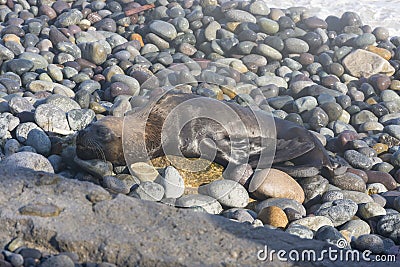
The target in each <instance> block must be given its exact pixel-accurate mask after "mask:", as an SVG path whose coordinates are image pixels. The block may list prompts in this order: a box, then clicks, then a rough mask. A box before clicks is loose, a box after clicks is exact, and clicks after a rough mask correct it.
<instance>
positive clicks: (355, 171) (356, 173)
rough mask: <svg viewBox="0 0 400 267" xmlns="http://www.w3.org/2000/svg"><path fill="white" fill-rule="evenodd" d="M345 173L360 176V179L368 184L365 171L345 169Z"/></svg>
mask: <svg viewBox="0 0 400 267" xmlns="http://www.w3.org/2000/svg"><path fill="white" fill-rule="evenodd" d="M346 172H349V173H353V174H355V175H358V176H360V177H361V178H362V179H363V180H364V182H368V176H367V174H366V173H365V171H363V170H360V169H354V168H347V170H346Z"/></svg>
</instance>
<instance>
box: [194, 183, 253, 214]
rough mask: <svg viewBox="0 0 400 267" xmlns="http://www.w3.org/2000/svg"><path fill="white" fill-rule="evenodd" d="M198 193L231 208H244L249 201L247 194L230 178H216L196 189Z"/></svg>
mask: <svg viewBox="0 0 400 267" xmlns="http://www.w3.org/2000/svg"><path fill="white" fill-rule="evenodd" d="M198 191H199V193H200V194H203V195H207V196H210V197H212V198H215V199H216V200H218V202H219V203H221V205H223V206H226V207H231V208H244V207H246V206H247V204H248V203H249V194H248V193H247V191H246V189H245V188H244V187H243V186H242V185H241V184H239V183H238V182H235V181H232V180H217V181H213V182H211V183H209V184H207V185H202V186H200V187H199V189H198Z"/></svg>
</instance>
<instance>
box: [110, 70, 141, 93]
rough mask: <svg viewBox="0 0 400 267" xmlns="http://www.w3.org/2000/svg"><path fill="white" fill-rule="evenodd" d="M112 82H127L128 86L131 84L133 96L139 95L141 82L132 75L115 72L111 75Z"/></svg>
mask: <svg viewBox="0 0 400 267" xmlns="http://www.w3.org/2000/svg"><path fill="white" fill-rule="evenodd" d="M111 82H112V83H114V82H122V83H124V84H126V85H127V86H129V88H130V90H131V93H132V94H131V95H132V96H137V95H138V94H139V91H140V84H139V82H138V81H137V80H136V79H135V78H133V77H130V76H128V75H124V74H115V75H113V76H112V77H111Z"/></svg>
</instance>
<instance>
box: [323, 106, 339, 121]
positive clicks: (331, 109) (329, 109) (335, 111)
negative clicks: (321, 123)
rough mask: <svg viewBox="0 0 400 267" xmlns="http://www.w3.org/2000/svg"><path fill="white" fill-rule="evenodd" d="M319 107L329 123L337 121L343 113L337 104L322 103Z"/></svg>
mask: <svg viewBox="0 0 400 267" xmlns="http://www.w3.org/2000/svg"><path fill="white" fill-rule="evenodd" d="M320 107H321V108H322V109H323V110H324V111H325V112H326V114H327V115H328V118H329V121H335V120H338V119H339V117H340V116H341V115H342V113H343V108H342V107H341V106H340V105H339V104H337V103H334V102H327V103H323V104H321V105H320Z"/></svg>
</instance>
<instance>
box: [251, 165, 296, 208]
mask: <svg viewBox="0 0 400 267" xmlns="http://www.w3.org/2000/svg"><path fill="white" fill-rule="evenodd" d="M249 192H251V193H253V194H254V195H255V196H256V197H258V198H260V199H265V198H267V197H273V198H289V199H294V200H296V201H298V202H299V203H303V202H304V192H303V189H302V188H301V186H300V185H299V184H298V183H297V182H296V181H295V180H294V179H293V178H292V177H290V176H289V175H287V174H286V173H284V172H282V171H279V170H276V169H264V170H260V171H257V172H255V174H254V175H253V178H252V179H251V182H250V185H249Z"/></svg>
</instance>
